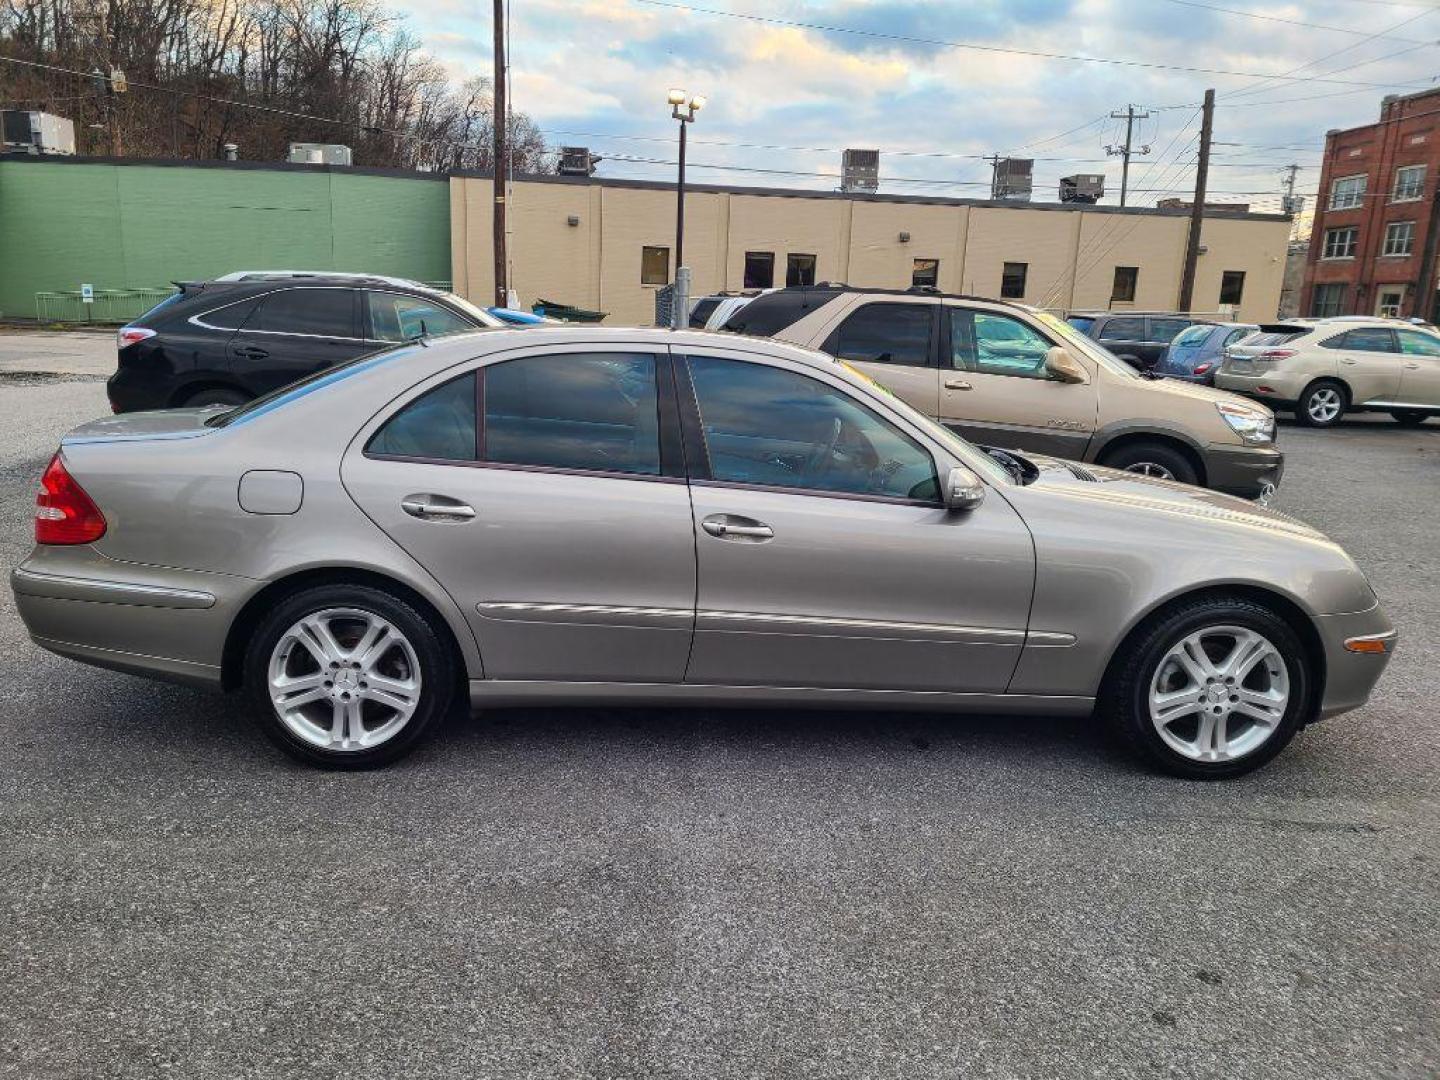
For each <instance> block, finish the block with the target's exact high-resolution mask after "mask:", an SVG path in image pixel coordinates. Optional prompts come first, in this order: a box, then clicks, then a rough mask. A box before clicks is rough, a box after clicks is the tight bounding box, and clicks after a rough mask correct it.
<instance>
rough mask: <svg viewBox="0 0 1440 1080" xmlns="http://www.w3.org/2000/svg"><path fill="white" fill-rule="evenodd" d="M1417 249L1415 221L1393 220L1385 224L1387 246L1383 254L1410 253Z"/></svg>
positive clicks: (1382, 250)
mask: <svg viewBox="0 0 1440 1080" xmlns="http://www.w3.org/2000/svg"><path fill="white" fill-rule="evenodd" d="M1414 250H1415V223H1414V222H1413V221H1392V222H1391V223H1390V224H1389V225H1386V226H1385V246H1384V247H1383V248H1382V249H1381V251H1380V254H1381V255H1409V254H1410V253H1411V252H1412V251H1414Z"/></svg>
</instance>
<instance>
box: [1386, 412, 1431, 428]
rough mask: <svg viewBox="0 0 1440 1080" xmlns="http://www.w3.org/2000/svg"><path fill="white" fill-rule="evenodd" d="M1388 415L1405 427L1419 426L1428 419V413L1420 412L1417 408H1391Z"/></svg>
mask: <svg viewBox="0 0 1440 1080" xmlns="http://www.w3.org/2000/svg"><path fill="white" fill-rule="evenodd" d="M1390 415H1391V416H1393V417H1394V418H1395V422H1396V423H1398V424H1404V425H1405V426H1406V427H1419V426H1420V425H1421V424H1423V423H1425V421H1426V420H1428V419H1430V414H1429V413H1427V412H1421V411H1420V410H1419V409H1392V410H1390Z"/></svg>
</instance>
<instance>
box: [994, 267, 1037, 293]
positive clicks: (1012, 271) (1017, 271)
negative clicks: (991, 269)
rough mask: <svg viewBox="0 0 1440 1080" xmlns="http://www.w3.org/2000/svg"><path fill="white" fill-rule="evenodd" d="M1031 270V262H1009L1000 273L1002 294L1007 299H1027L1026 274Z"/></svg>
mask: <svg viewBox="0 0 1440 1080" xmlns="http://www.w3.org/2000/svg"><path fill="white" fill-rule="evenodd" d="M1029 272H1030V264H1029V263H1012V262H1007V263H1006V264H1005V272H1004V273H1003V274H1001V275H1000V295H1001V296H1003V297H1004V298H1005V299H1006V300H1023V299H1025V275H1026V274H1028V273H1029Z"/></svg>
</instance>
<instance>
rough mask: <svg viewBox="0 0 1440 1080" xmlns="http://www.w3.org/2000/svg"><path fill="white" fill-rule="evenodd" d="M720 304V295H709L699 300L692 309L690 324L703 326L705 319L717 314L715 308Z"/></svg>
mask: <svg viewBox="0 0 1440 1080" xmlns="http://www.w3.org/2000/svg"><path fill="white" fill-rule="evenodd" d="M719 306H720V297H718V296H707V297H705V299H703V300H697V301H696V302H695V306H694V307H693V308H691V309H690V325H691V326H692V327H697V328H699V327H703V326H704V325H705V321H706V320H707V319H709V318H710V316H711V315H713V314H715V309H716V308H717V307H719Z"/></svg>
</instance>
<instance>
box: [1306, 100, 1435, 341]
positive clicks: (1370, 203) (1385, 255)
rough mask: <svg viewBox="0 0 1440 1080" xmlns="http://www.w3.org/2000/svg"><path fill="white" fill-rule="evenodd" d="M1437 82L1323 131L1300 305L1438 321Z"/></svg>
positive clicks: (1323, 311)
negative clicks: (1374, 115) (1343, 126)
mask: <svg viewBox="0 0 1440 1080" xmlns="http://www.w3.org/2000/svg"><path fill="white" fill-rule="evenodd" d="M1437 172H1440V89H1437V90H1426V91H1423V92H1421V93H1418V94H1409V95H1406V96H1404V97H1400V96H1398V95H1392V96H1389V97H1386V98H1385V99H1384V100H1383V101H1382V102H1381V105H1380V119H1379V121H1377V122H1376V123H1374V124H1366V125H1365V126H1363V127H1357V128H1349V129H1347V130H1344V131H1339V130H1334V131H1329V132H1326V134H1325V161H1324V165H1323V169H1322V172H1321V174H1320V189H1319V195H1318V197H1317V205H1316V207H1315V225H1314V230H1313V232H1312V233H1311V237H1310V253H1309V260H1308V263H1307V265H1306V268H1305V286H1304V290H1303V298H1302V303H1301V311H1302V313H1303V314H1305V315H1309V316H1323V315H1402V316H1411V315H1419V316H1420V317H1422V318H1426V319H1432V320H1433V319H1435V318H1436V316H1437V315H1440V310H1437V305H1436V276H1435V275H1436V265H1435V264H1436V259H1435V248H1436V240H1437V238H1440V234H1437V220H1436V215H1437V210H1440V200H1437V197H1436V195H1437V191H1436V180H1435V177H1436V173H1437Z"/></svg>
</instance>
